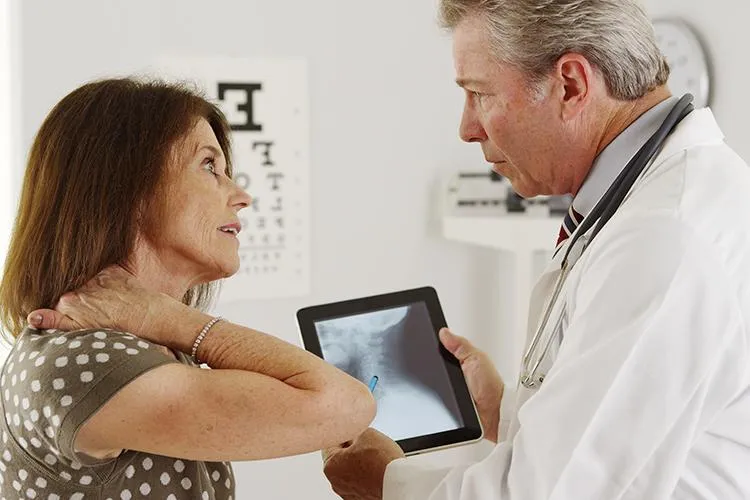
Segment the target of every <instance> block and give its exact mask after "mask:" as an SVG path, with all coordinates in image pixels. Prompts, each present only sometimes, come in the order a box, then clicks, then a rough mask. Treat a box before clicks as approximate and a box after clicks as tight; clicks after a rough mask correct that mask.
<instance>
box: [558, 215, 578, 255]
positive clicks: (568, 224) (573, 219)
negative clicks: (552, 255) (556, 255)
mask: <svg viewBox="0 0 750 500" xmlns="http://www.w3.org/2000/svg"><path fill="white" fill-rule="evenodd" d="M582 221H583V215H581V214H579V213H578V212H576V210H575V209H574V208H573V205H570V208H569V209H568V213H566V214H565V218H564V219H563V221H562V225H561V226H560V234H559V235H558V236H557V245H556V246H555V251H557V250H559V249H560V246H562V244H563V243H564V242H565V240H567V239H568V238H570V235H571V234H573V231H575V230H576V228H577V227H578V224H580V223H581V222H582Z"/></svg>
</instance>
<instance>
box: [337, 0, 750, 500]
mask: <svg viewBox="0 0 750 500" xmlns="http://www.w3.org/2000/svg"><path fill="white" fill-rule="evenodd" d="M441 13H442V18H443V21H444V23H445V25H446V26H447V27H448V28H450V29H451V30H452V31H453V37H454V58H455V67H456V73H457V82H458V84H459V85H460V86H461V88H463V90H464V91H465V95H466V101H465V109H464V114H463V119H462V122H461V127H460V135H461V138H462V139H463V140H465V141H467V142H476V143H478V144H479V145H480V146H481V148H482V151H483V153H484V155H485V158H486V159H487V161H488V162H490V163H492V165H493V169H494V170H495V171H497V172H499V173H500V174H502V175H503V176H505V177H507V178H508V179H509V180H510V182H511V183H512V185H513V187H514V189H515V190H516V191H517V192H518V193H520V194H521V195H523V196H527V197H528V196H534V195H540V194H552V195H554V194H566V193H570V194H572V195H574V201H573V205H572V207H571V210H570V212H569V214H568V217H566V220H565V222H564V224H563V227H562V228H561V231H560V235H559V238H558V241H557V244H558V247H559V248H558V251H557V252H556V253H555V257H554V258H553V260H552V262H551V263H550V265H549V267H548V269H547V271H546V272H545V273H544V275H543V276H542V277H541V278H540V280H539V283H538V284H537V287H536V288H535V290H534V293H533V296H532V298H531V300H532V302H531V307H530V311H531V315H530V322H529V324H530V332H529V342H530V344H534V346H535V349H532V350H531V355H530V356H529V358H528V359H527V360H526V361H527V363H525V364H524V371H523V373H522V377H521V380H522V383H521V384H520V385H519V387H518V390H517V391H511V390H504V387H503V384H502V382H501V381H500V380H499V377H498V376H497V372H496V371H495V370H494V368H493V367H492V366H491V364H490V363H489V361H488V360H487V357H486V356H485V355H484V354H482V353H481V352H479V351H477V350H476V349H474V348H473V347H472V346H471V345H470V344H469V343H468V342H467V341H466V340H465V339H462V338H460V337H457V336H453V335H452V334H450V333H449V332H447V331H446V332H441V339H442V340H443V343H444V344H445V345H446V347H447V348H448V349H449V350H450V351H451V352H453V353H454V354H455V355H456V356H457V357H458V359H459V360H461V363H462V366H463V368H464V373H465V374H466V377H467V380H468V382H469V385H470V389H471V390H472V394H473V396H474V398H475V400H476V401H477V406H478V408H479V411H480V413H481V417H482V422H483V424H484V427H485V430H486V432H487V438H488V439H490V440H493V441H496V442H497V446H496V447H495V448H494V450H493V451H492V453H491V454H490V455H489V456H488V457H487V458H485V459H484V460H483V461H481V462H479V463H475V464H471V465H467V466H465V467H459V468H454V469H444V470H440V469H428V468H418V467H416V466H415V465H414V464H411V463H410V462H409V461H408V460H407V459H404V458H403V455H402V454H401V453H400V450H399V449H398V447H397V446H396V445H395V443H393V442H392V441H390V440H389V439H388V438H386V437H385V436H383V435H382V434H380V433H378V432H376V431H374V430H369V431H367V432H365V433H364V434H363V435H362V436H361V437H360V438H359V439H358V440H357V441H355V442H354V443H351V444H348V446H345V447H343V446H342V447H341V448H336V449H332V450H327V451H326V452H325V454H324V455H325V460H326V462H325V473H326V475H327V477H328V479H329V480H330V482H331V484H332V486H333V489H334V491H336V492H337V493H338V494H339V495H341V496H342V497H344V498H345V499H347V500H353V499H371V498H381V497H382V498H384V499H386V500H395V499H407V498H408V499H419V500H425V499H431V500H447V499H450V500H476V499H487V500H501V499H503V500H520V499H523V500H540V499H559V500H568V499H570V500H594V499H596V500H602V499H634V500H635V499H638V500H644V499H649V500H652V499H664V498H679V499H723V500H724V499H726V500H728V499H740V498H750V474H747V470H748V467H750V349H749V347H748V346H750V333H749V332H750V328H748V318H750V286H748V285H749V284H750V218H749V217H747V214H750V170H748V168H747V166H746V164H745V163H744V162H743V161H742V160H741V159H740V158H738V157H737V155H736V154H734V153H733V152H732V150H731V149H730V148H729V147H728V146H727V145H726V144H725V143H724V142H723V135H722V133H721V131H720V130H719V128H718V126H717V124H716V122H715V120H714V118H713V115H712V114H711V111H710V110H708V109H699V110H692V108H691V106H690V105H689V103H688V102H687V101H689V98H688V99H682V100H680V99H678V97H672V96H671V94H670V91H669V90H668V88H667V86H666V82H667V78H668V75H669V69H668V66H667V64H666V63H665V61H664V58H663V56H662V55H661V54H660V52H659V50H658V48H657V46H656V44H655V42H654V34H653V30H652V27H651V24H650V22H649V19H648V17H647V15H646V13H645V12H644V10H643V8H642V7H641V6H640V5H639V4H638V2H637V1H636V0H442V1H441ZM657 131H661V132H664V135H665V136H666V137H665V138H664V137H663V138H661V139H654V140H653V141H650V138H652V137H654V135H655V134H656V133H657ZM649 148H650V149H652V153H653V155H654V156H655V157H654V156H652V155H649V154H647V152H646V149H649ZM633 158H636V159H637V160H638V161H634V162H631V159H633ZM639 167H640V168H642V169H643V170H642V171H641V170H639ZM621 174H622V175H624V176H626V177H628V176H629V177H631V180H630V181H627V182H626V181H623V180H622V179H623V177H621ZM611 186H615V187H614V188H613V189H612V190H610V187H611ZM613 191H619V192H621V194H622V195H625V194H626V193H627V196H624V200H623V199H621V198H622V197H621V198H616V197H613V194H612V193H613ZM738 214H744V215H743V216H740V217H738ZM582 221H583V222H582ZM605 222H606V225H604V223H605ZM594 223H595V224H594ZM579 225H580V226H579ZM550 236H551V239H554V238H553V235H550ZM594 238H595V239H594ZM552 246H553V247H554V242H553V245H552ZM563 261H565V264H564V267H565V271H564V272H561V265H563ZM566 275H567V279H562V281H561V283H562V284H561V285H560V287H559V289H558V290H557V293H554V290H555V288H556V285H555V283H557V282H558V281H560V280H561V278H564V277H565V276H566ZM553 296H556V300H552V299H553ZM547 307H550V308H551V311H550V314H549V315H546V314H545V313H544V311H545V309H546V308H547ZM546 316H549V317H548V318H547V319H544V318H545V317H546ZM535 337H538V339H539V340H538V342H533V339H534V338H535ZM547 345H549V349H546V348H545V347H546V346H547ZM537 362H538V363H537ZM537 365H538V366H537ZM500 410H502V414H503V415H507V416H508V418H509V419H510V426H509V427H508V428H506V426H503V425H500V423H499V422H498V420H499V419H498V414H499V413H500Z"/></svg>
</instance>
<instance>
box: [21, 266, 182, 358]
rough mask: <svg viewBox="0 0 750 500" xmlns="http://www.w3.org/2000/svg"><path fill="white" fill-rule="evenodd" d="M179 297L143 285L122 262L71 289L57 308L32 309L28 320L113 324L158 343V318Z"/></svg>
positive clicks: (47, 325)
mask: <svg viewBox="0 0 750 500" xmlns="http://www.w3.org/2000/svg"><path fill="white" fill-rule="evenodd" d="M170 302H171V303H173V304H172V305H174V304H179V302H177V301H176V300H174V299H172V298H171V297H168V296H166V295H164V294H161V293H157V292H153V291H150V290H147V289H145V288H143V287H142V286H141V285H140V284H139V283H138V281H137V279H136V278H135V277H134V276H133V275H132V274H130V273H129V272H127V271H126V270H125V269H123V268H122V267H120V266H110V267H108V268H106V269H104V270H103V271H101V272H100V273H99V274H97V275H96V276H94V277H93V278H92V279H91V280H90V281H88V282H87V283H86V284H85V285H84V286H83V287H81V288H80V289H78V290H75V291H73V292H68V293H66V294H65V295H63V296H62V297H60V300H59V301H58V302H57V304H56V305H55V308H54V309H37V310H35V311H32V312H31V313H30V314H29V315H28V317H27V321H28V322H29V324H30V325H31V326H33V327H35V328H39V329H51V328H55V329H59V330H77V329H81V328H112V329H116V330H121V331H125V332H131V333H134V334H136V335H138V336H139V337H143V338H145V339H147V340H151V341H154V342H157V343H162V342H160V339H158V338H156V337H158V335H157V331H158V330H157V329H156V328H154V324H155V320H156V319H157V318H158V315H159V314H163V313H164V312H165V309H166V308H168V307H169V306H170Z"/></svg>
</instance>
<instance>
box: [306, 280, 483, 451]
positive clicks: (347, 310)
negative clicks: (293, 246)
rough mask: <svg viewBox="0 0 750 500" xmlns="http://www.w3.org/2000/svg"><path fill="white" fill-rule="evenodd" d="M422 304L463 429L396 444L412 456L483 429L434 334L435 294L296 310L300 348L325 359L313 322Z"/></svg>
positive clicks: (437, 320) (456, 367)
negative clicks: (432, 330) (446, 374)
mask: <svg viewBox="0 0 750 500" xmlns="http://www.w3.org/2000/svg"><path fill="white" fill-rule="evenodd" d="M419 302H423V303H424V304H425V306H426V307H427V311H428V313H429V316H430V321H431V322H432V325H433V327H434V329H435V338H436V339H437V342H438V345H439V351H440V357H441V358H442V359H443V364H444V366H445V369H446V371H447V372H448V378H449V380H450V383H451V387H452V388H453V394H454V395H455V397H456V401H457V403H458V407H459V411H460V412H461V417H462V419H463V421H464V426H463V427H461V428H458V429H453V430H449V431H443V432H438V433H434V434H427V435H422V436H415V437H413V438H408V439H401V440H398V441H396V443H398V445H399V446H400V447H401V449H402V450H403V451H404V453H405V454H406V455H416V454H419V453H424V452H426V451H435V450H438V449H443V448H449V447H452V446H458V445H463V444H469V443H473V442H476V441H479V440H481V439H482V436H483V430H482V426H481V423H480V420H479V415H478V413H477V410H476V406H475V405H474V401H473V400H472V398H471V394H470V392H469V388H468V386H467V385H466V380H465V378H464V375H463V372H462V370H461V364H460V363H459V362H458V360H457V359H456V358H455V356H453V355H452V354H451V353H450V352H448V350H447V349H445V347H443V345H442V343H441V342H440V339H439V338H438V332H439V331H440V329H441V328H443V327H445V326H447V323H446V321H445V315H444V314H443V309H442V307H441V306H440V301H439V299H438V296H437V292H436V291H435V289H434V288H433V287H431V286H424V287H420V288H413V289H409V290H401V291H397V292H390V293H383V294H379V295H371V296H368V297H359V298H355V299H349V300H342V301H338V302H330V303H327V304H319V305H314V306H308V307H304V308H302V309H300V310H298V311H297V326H298V328H299V333H300V336H301V339H302V345H303V346H304V348H305V349H306V350H307V351H309V352H311V353H313V354H315V355H316V356H318V357H319V358H321V359H323V360H325V358H324V357H323V352H322V349H321V347H320V340H319V339H318V334H317V331H316V329H315V323H316V322H317V321H325V320H330V319H335V318H341V317H346V316H354V315H357V314H362V313H367V312H374V311H379V310H383V309H390V308H395V307H403V306H407V305H410V304H414V303H419Z"/></svg>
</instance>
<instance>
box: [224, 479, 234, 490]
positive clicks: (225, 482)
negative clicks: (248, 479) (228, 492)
mask: <svg viewBox="0 0 750 500" xmlns="http://www.w3.org/2000/svg"><path fill="white" fill-rule="evenodd" d="M224 486H226V487H227V489H229V488H231V486H232V481H230V480H229V478H227V480H226V481H224Z"/></svg>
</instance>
